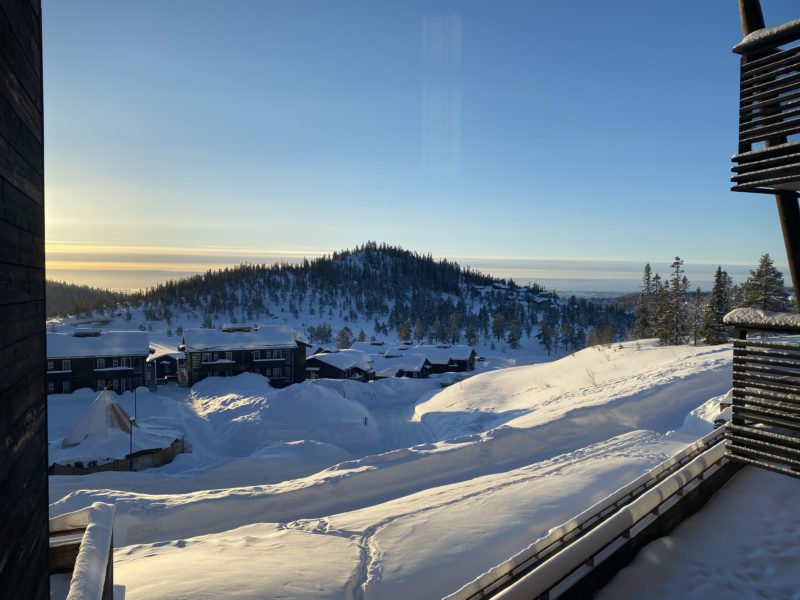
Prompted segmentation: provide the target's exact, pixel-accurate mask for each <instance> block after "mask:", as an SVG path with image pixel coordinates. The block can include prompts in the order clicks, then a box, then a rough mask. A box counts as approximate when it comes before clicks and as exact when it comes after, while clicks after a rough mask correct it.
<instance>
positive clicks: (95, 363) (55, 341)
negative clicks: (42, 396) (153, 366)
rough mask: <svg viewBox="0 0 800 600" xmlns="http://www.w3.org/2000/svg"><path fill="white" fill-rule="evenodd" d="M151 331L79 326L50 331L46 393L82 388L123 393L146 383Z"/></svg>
mask: <svg viewBox="0 0 800 600" xmlns="http://www.w3.org/2000/svg"><path fill="white" fill-rule="evenodd" d="M149 355H150V334H149V333H147V332H144V331H105V332H103V331H100V330H99V329H76V330H75V332H74V333H71V334H68V333H53V332H48V333H47V393H48V394H68V393H70V392H72V391H74V390H77V389H80V388H91V389H93V390H95V391H100V390H105V389H108V390H113V391H115V392H117V393H121V392H124V391H128V390H133V389H134V388H136V387H138V386H140V385H146V384H147V377H146V360H147V357H148V356H149Z"/></svg>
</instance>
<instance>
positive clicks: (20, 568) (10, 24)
mask: <svg viewBox="0 0 800 600" xmlns="http://www.w3.org/2000/svg"><path fill="white" fill-rule="evenodd" d="M44 322H45V304H44V146H43V127H42V23H41V1H40V0H2V2H0V598H37V599H38V598H41V599H45V598H49V595H50V588H49V571H48V565H47V555H48V533H47V403H46V396H45V368H46V351H45V333H44Z"/></svg>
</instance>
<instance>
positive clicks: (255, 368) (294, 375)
mask: <svg viewBox="0 0 800 600" xmlns="http://www.w3.org/2000/svg"><path fill="white" fill-rule="evenodd" d="M306 346H308V343H307V342H306V341H305V340H304V339H303V338H302V336H300V335H299V334H298V333H297V332H296V331H294V330H293V329H292V328H291V327H289V326H288V325H263V326H241V325H226V326H225V327H223V329H222V330H217V329H187V330H186V331H184V333H183V342H182V345H181V348H182V349H183V351H184V352H185V354H186V372H187V383H188V385H190V386H192V385H194V384H195V383H197V382H198V381H201V380H203V379H205V378H206V377H212V376H213V377H231V376H233V375H239V374H240V373H258V374H260V375H263V376H264V377H267V378H268V379H269V382H270V385H272V386H273V387H278V388H280V387H286V386H287V385H290V384H292V383H299V382H301V381H305V378H306Z"/></svg>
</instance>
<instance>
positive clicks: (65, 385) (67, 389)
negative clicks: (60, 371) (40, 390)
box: [61, 381, 72, 394]
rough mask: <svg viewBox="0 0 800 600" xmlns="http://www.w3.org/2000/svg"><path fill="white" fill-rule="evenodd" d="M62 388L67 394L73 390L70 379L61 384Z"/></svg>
mask: <svg viewBox="0 0 800 600" xmlns="http://www.w3.org/2000/svg"><path fill="white" fill-rule="evenodd" d="M61 389H62V391H63V392H64V393H65V394H69V393H70V392H71V391H72V386H71V385H70V382H69V381H65V382H64V383H62V384H61Z"/></svg>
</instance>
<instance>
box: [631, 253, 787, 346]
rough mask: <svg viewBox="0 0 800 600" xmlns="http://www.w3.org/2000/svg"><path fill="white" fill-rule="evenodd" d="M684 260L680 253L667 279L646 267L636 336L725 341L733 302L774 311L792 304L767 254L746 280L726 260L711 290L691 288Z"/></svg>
mask: <svg viewBox="0 0 800 600" xmlns="http://www.w3.org/2000/svg"><path fill="white" fill-rule="evenodd" d="M689 287H690V286H689V280H688V278H687V277H686V275H685V272H684V269H683V260H681V258H680V257H678V256H676V257H675V260H674V261H673V262H672V265H671V272H670V275H669V278H668V279H662V278H661V276H660V275H659V274H658V273H655V274H654V273H653V270H652V268H651V267H650V264H649V263H648V264H646V265H645V267H644V275H643V276H642V285H641V291H640V292H639V295H638V298H637V302H636V319H635V325H634V336H635V337H636V338H658V339H659V340H660V341H661V343H662V344H665V345H669V344H684V343H687V342H693V343H694V344H697V343H698V342H699V341H704V342H706V343H708V344H720V343H723V342H725V341H727V340H728V337H729V335H730V331H729V327H727V326H726V325H725V323H724V322H723V319H724V317H725V315H726V314H727V313H728V312H730V311H731V310H733V309H734V308H741V307H749V308H760V309H762V310H768V311H774V312H786V311H788V310H791V308H792V307H791V305H790V303H789V297H788V294H787V292H786V287H785V285H784V282H783V275H782V274H781V272H780V271H779V270H778V269H777V268H776V267H775V265H774V264H773V261H772V258H771V257H770V256H769V254H764V255H763V256H762V257H761V259H760V260H759V263H758V266H757V267H756V268H755V269H751V271H750V275H749V277H748V278H747V280H746V281H745V282H744V284H742V285H734V283H733V280H732V279H731V277H730V276H729V275H728V273H727V272H726V271H724V270H723V269H722V266H718V267H717V270H716V272H715V273H714V283H713V286H712V288H711V292H710V293H708V294H703V293H702V292H701V291H700V288H699V287H698V288H696V289H695V290H694V292H690V290H689Z"/></svg>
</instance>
